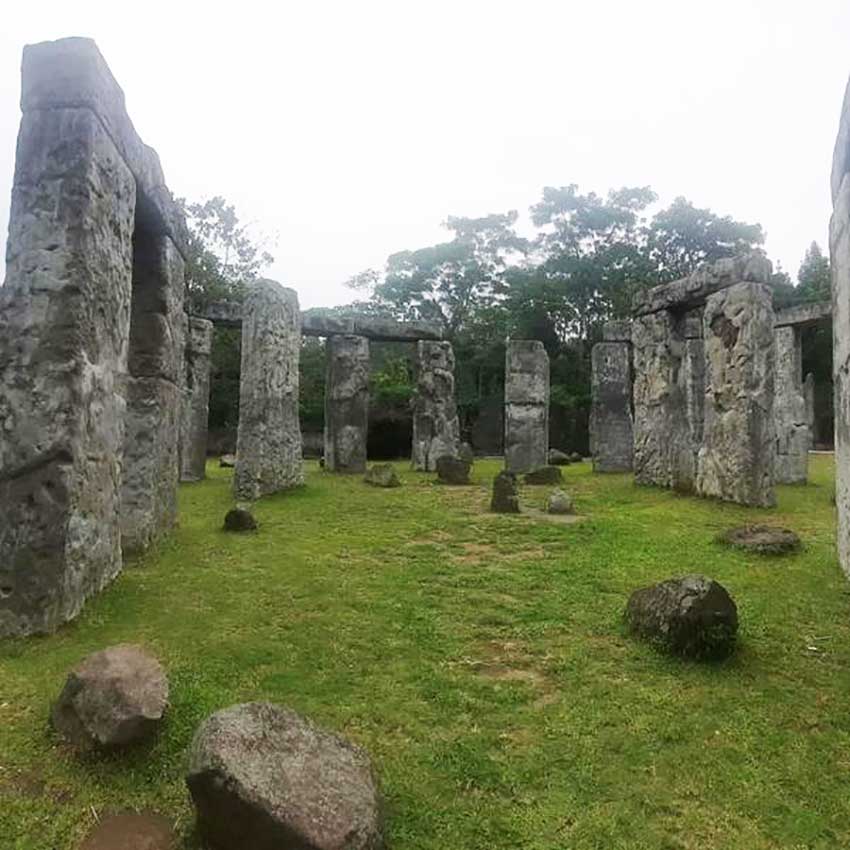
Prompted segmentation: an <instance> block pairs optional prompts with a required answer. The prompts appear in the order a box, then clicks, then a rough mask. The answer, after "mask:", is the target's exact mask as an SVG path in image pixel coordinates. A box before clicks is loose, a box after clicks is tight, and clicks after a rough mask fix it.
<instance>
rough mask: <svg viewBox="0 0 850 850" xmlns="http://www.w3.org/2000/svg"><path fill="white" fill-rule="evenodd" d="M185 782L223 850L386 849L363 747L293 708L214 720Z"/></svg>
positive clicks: (248, 710)
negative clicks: (283, 849) (315, 724)
mask: <svg viewBox="0 0 850 850" xmlns="http://www.w3.org/2000/svg"><path fill="white" fill-rule="evenodd" d="M186 784H187V785H188V786H189V793H190V794H191V796H192V800H193V802H194V804H195V809H196V812H197V816H198V828H199V831H200V833H201V836H202V837H203V839H204V841H205V842H206V843H207V844H209V846H211V847H215V848H217V850H247V848H251V850H278V848H289V847H291V848H303V850H381V849H382V848H383V847H384V841H383V824H382V818H381V801H380V796H379V792H378V788H377V784H376V782H375V779H374V775H373V771H372V766H371V762H370V760H369V757H368V756H367V755H366V753H365V752H364V751H363V750H361V749H360V748H359V747H356V746H354V745H353V744H350V743H349V742H348V741H346V740H344V739H343V738H340V737H337V736H336V735H332V734H330V733H329V732H325V731H323V730H320V729H317V728H316V727H315V726H314V725H313V724H312V723H310V722H309V721H308V720H306V719H304V718H303V717H300V716H299V715H298V714H296V713H295V712H294V711H290V710H289V709H287V708H284V707H283V706H278V705H273V704H271V703H247V704H244V705H236V706H232V707H231V708H226V709H223V710H222V711H218V712H216V713H215V714H213V715H212V716H211V717H209V718H207V719H206V720H205V721H204V722H203V723H202V724H201V727H200V728H199V729H198V731H197V733H196V734H195V738H194V740H193V741H192V745H191V748H190V751H189V771H188V774H187V776H186Z"/></svg>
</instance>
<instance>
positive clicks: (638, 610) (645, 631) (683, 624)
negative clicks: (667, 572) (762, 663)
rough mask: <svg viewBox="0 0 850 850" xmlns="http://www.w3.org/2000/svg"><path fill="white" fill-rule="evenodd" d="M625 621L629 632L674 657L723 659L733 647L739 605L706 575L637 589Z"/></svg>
mask: <svg viewBox="0 0 850 850" xmlns="http://www.w3.org/2000/svg"><path fill="white" fill-rule="evenodd" d="M625 619H626V623H627V625H628V627H629V629H630V630H631V631H632V633H634V634H636V635H638V636H639V637H641V638H644V639H646V640H649V641H652V642H653V643H656V644H658V645H659V646H661V647H662V648H664V649H665V650H667V651H668V652H671V653H674V654H676V655H683V656H686V657H689V658H697V659H722V658H725V657H727V656H728V655H730V654H731V653H732V651H733V650H734V648H735V639H736V635H737V632H738V609H737V607H736V605H735V602H734V601H733V600H732V597H731V596H730V595H729V594H728V592H727V591H726V589H725V588H724V587H723V586H722V585H720V584H718V583H717V582H716V581H713V580H712V579H709V578H706V577H705V576H700V575H690V576H685V577H684V578H678V579H670V580H668V581H663V582H661V583H660V584H656V585H653V586H652V587H645V588H643V589H641V590H636V591H635V592H634V593H633V594H632V595H631V597H630V599H629V602H628V606H627V607H626V612H625Z"/></svg>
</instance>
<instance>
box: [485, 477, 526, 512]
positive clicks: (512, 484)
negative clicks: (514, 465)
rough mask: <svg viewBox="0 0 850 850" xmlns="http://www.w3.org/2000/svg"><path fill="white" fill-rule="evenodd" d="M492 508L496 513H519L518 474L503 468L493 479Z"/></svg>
mask: <svg viewBox="0 0 850 850" xmlns="http://www.w3.org/2000/svg"><path fill="white" fill-rule="evenodd" d="M490 510H491V511H492V512H493V513H494V514H518V513H519V512H520V507H519V488H518V487H517V480H516V475H515V474H514V473H513V472H508V470H506V469H503V470H502V471H501V472H500V473H499V474H498V475H497V476H496V477H495V478H494V479H493V496H492V498H491V499H490Z"/></svg>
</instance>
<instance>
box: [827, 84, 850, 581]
mask: <svg viewBox="0 0 850 850" xmlns="http://www.w3.org/2000/svg"><path fill="white" fill-rule="evenodd" d="M832 197H833V211H832V220H831V221H830V225H829V250H830V268H831V270H832V380H833V392H834V398H835V505H836V509H837V516H838V528H837V547H838V559H839V562H840V563H841V568H842V569H843V570H844V572H845V574H846V575H847V576H848V577H850V84H848V87H847V93H846V95H845V98H844V109H843V111H842V114H841V128H840V130H839V134H838V139H837V141H836V145H835V157H834V159H833V167H832Z"/></svg>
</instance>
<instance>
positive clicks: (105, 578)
mask: <svg viewBox="0 0 850 850" xmlns="http://www.w3.org/2000/svg"><path fill="white" fill-rule="evenodd" d="M21 107H22V110H23V118H22V120H21V127H20V132H19V135H18V147H17V156H16V163H15V177H14V183H13V188H12V205H11V214H10V218H9V239H8V243H7V256H6V260H7V263H6V280H5V285H4V287H3V288H2V289H0V433H2V435H3V436H2V439H0V504H2V505H3V510H2V511H0V636H5V635H24V634H31V633H34V632H48V631H52V630H54V629H55V628H57V627H58V626H59V625H61V624H62V623H63V622H65V621H67V620H70V619H72V618H73V617H75V616H76V615H77V614H78V613H79V611H80V610H81V608H82V606H83V605H84V603H85V601H86V599H87V598H89V597H90V596H92V595H93V594H95V593H97V592H98V591H99V590H101V589H102V588H103V587H104V586H105V585H106V584H107V583H108V582H109V581H110V580H111V579H113V578H114V577H115V576H116V575H117V573H118V572H119V571H120V569H121V565H122V556H121V546H122V541H121V520H120V519H119V518H121V519H123V517H124V515H125V513H124V509H125V503H124V501H123V498H122V466H124V463H122V459H123V457H124V455H125V446H126V445H127V444H126V441H125V427H126V426H127V424H128V422H129V420H130V411H131V410H132V411H133V415H134V416H135V414H136V413H138V411H139V410H140V408H141V404H140V398H141V399H144V395H145V394H144V393H142V392H140V391H139V389H138V387H137V386H136V382H135V378H136V377H137V375H138V374H140V373H139V371H138V370H142V371H144V370H150V371H151V373H156V374H161V373H164V372H167V371H168V369H169V368H170V367H171V366H172V365H174V363H173V362H172V361H171V360H170V354H171V351H172V347H171V346H170V345H168V344H165V342H164V341H163V336H164V334H163V335H160V334H158V333H157V335H156V340H154V341H152V342H151V343H150V344H146V343H144V341H143V340H140V338H139V334H138V329H139V328H140V323H141V321H142V320H141V313H138V312H137V309H136V307H138V306H139V305H144V304H147V305H148V307H150V305H149V301H148V296H149V295H151V293H150V292H148V287H152V288H154V289H156V290H157V291H158V292H159V293H160V294H162V295H163V297H168V298H171V296H172V294H173V300H169V302H168V303H167V304H165V305H163V306H162V309H160V310H158V311H157V312H158V313H159V315H160V316H161V317H162V318H163V320H164V321H167V322H170V321H171V319H172V318H174V317H177V318H178V319H179V316H178V313H179V306H180V299H182V286H181V285H179V284H178V279H179V275H180V269H181V266H182V259H181V253H183V251H184V250H185V223H184V222H183V220H182V217H181V214H180V211H179V209H178V208H177V207H176V205H175V204H174V203H173V201H172V199H171V196H170V194H169V192H168V190H167V188H166V186H165V179H164V177H163V175H162V169H161V168H160V165H159V160H158V158H157V156H156V153H155V151H153V149H152V148H149V147H147V146H146V145H144V144H143V143H142V141H141V140H140V139H139V137H138V135H137V134H136V131H135V130H134V128H133V125H132V122H131V121H130V119H129V117H128V116H127V113H126V110H125V107H124V95H123V93H122V91H121V89H120V87H119V86H118V84H117V83H116V81H115V79H114V78H113V76H112V74H111V72H110V70H109V68H108V66H107V65H106V62H105V61H104V59H103V57H102V56H101V54H100V52H99V51H98V49H97V47H96V45H95V44H94V42H93V41H91V40H90V39H83V38H70V39H62V40H60V41H56V42H45V43H42V44H36V45H32V46H29V47H27V48H26V49H25V50H24V60H23V73H22V93H21ZM162 276H166V277H168V278H169V279H168V281H167V282H164V281H163V280H162ZM172 276H173V277H172ZM131 305H133V310H132V312H133V319H132V320H131ZM131 324H132V326H133V327H134V328H135V329H136V330H135V331H134V343H133V344H132V346H131V342H130V336H131ZM169 329H171V328H169ZM163 330H165V329H163ZM175 333H176V336H177V337H179V336H180V327H179V323H178V326H177V327H176V329H175ZM159 342H163V344H162V345H161V346H160V345H159V344H158V343H159ZM174 342H175V343H176V344H179V339H175V340H174ZM129 350H132V352H133V367H134V369H136V370H137V371H136V373H134V371H133V370H131V371H130V372H129V374H128V351H129ZM157 358H159V360H158V361H157V363H155V361H156V360H157ZM169 374H170V376H171V377H172V378H173V374H174V373H169ZM128 400H129V405H128ZM133 421H135V420H133ZM166 422H167V414H166ZM151 428H152V430H153V431H155V432H156V437H153V438H152V440H153V441H154V442H156V441H159V442H158V445H159V446H162V447H163V449H164V451H163V453H162V454H157V457H156V460H155V462H156V463H159V461H160V460H161V459H162V458H163V457H166V456H168V457H171V458H172V467H173V469H174V470H175V471H176V457H175V456H174V454H173V452H176V431H169V430H168V428H167V427H165V428H161V427H160V425H158V424H157V425H153V424H152V425H151ZM163 431H166V432H168V433H171V434H173V436H174V439H175V442H174V444H173V448H172V447H171V446H165V445H164V443H163V441H162V440H161V439H160V436H161V435H162V434H163ZM131 436H132V435H131ZM141 436H142V437H144V438H145V439H147V437H148V435H147V434H143V435H141ZM167 488H175V489H176V474H173V473H166V480H165V484H164V486H163V487H161V488H160V490H159V492H160V494H161V495H162V498H163V501H164V502H165V503H169V502H170V498H171V495H170V493H168V494H166V493H164V492H163V490H164V489H167Z"/></svg>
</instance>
